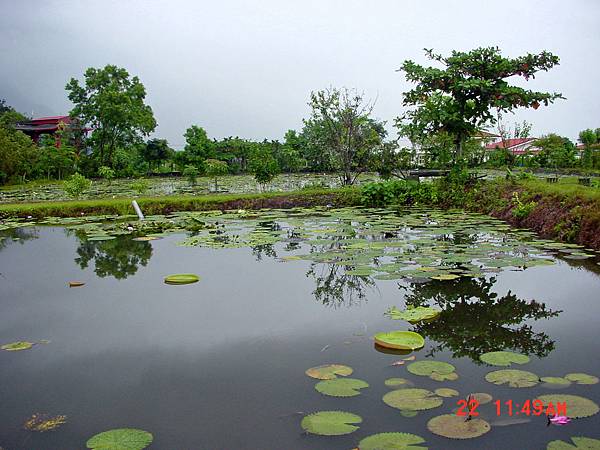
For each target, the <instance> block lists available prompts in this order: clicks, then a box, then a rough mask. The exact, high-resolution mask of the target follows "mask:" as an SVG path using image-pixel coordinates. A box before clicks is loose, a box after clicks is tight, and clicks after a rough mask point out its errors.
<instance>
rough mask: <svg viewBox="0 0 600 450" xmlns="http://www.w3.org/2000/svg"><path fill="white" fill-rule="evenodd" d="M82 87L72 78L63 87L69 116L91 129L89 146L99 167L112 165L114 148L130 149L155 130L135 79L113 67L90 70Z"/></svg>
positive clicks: (141, 90) (86, 72)
mask: <svg viewBox="0 0 600 450" xmlns="http://www.w3.org/2000/svg"><path fill="white" fill-rule="evenodd" d="M84 79H85V80H84V85H83V86H82V85H80V84H79V81H78V80H76V79H75V78H71V80H70V81H69V82H68V83H67V85H66V90H67V92H68V93H69V100H71V102H73V104H74V105H75V106H74V107H73V109H72V110H71V112H70V115H71V116H72V117H76V118H79V119H80V120H81V121H82V122H83V123H84V124H85V125H87V126H90V127H91V128H92V130H93V131H92V135H91V138H90V140H91V143H92V146H93V148H94V150H95V151H97V152H98V153H97V157H98V158H99V163H100V165H107V166H112V165H113V161H112V158H113V154H114V152H115V149H117V148H133V144H137V143H140V142H141V140H142V138H143V137H145V136H148V135H149V134H150V133H151V132H152V131H154V129H155V128H156V120H155V119H154V115H153V113H152V108H150V106H148V105H146V104H145V103H144V100H145V98H146V89H145V88H144V85H143V84H142V83H141V82H140V80H139V78H138V77H136V76H134V77H130V76H129V73H128V72H127V70H125V69H122V68H119V67H117V66H113V65H107V66H106V67H104V68H103V69H96V68H93V67H90V68H89V69H87V70H86V71H85V74H84Z"/></svg>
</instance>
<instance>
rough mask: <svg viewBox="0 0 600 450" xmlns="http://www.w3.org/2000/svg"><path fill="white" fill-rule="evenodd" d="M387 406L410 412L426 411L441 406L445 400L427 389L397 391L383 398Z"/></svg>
mask: <svg viewBox="0 0 600 450" xmlns="http://www.w3.org/2000/svg"><path fill="white" fill-rule="evenodd" d="M383 401H384V403H385V404H386V405H388V406H391V407H392V408H396V409H400V410H409V411H424V410H426V409H433V408H437V407H438V406H441V405H442V403H444V400H443V399H442V398H441V397H438V396H437V395H435V394H434V393H433V392H431V391H428V390H427V389H418V388H409V389H396V390H393V391H390V392H388V393H387V394H385V395H384V396H383Z"/></svg>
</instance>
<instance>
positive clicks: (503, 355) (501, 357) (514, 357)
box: [479, 351, 529, 367]
mask: <svg viewBox="0 0 600 450" xmlns="http://www.w3.org/2000/svg"><path fill="white" fill-rule="evenodd" d="M479 359H480V360H481V361H483V362H484V363H486V364H489V365H491V366H505V367H509V366H510V365H511V364H513V363H515V364H526V363H528V362H529V356H527V355H522V354H520V353H515V352H507V351H501V352H487V353H484V354H483V355H480V356H479Z"/></svg>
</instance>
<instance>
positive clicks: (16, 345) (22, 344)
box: [0, 341, 33, 352]
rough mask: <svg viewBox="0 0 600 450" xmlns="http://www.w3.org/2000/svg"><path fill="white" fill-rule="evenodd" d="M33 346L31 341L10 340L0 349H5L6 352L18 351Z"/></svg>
mask: <svg viewBox="0 0 600 450" xmlns="http://www.w3.org/2000/svg"><path fill="white" fill-rule="evenodd" d="M31 347H33V342H27V341H17V342H11V343H10V344H4V345H3V346H2V347H0V349H2V350H6V351H7V352H18V351H21V350H29V349H30V348H31Z"/></svg>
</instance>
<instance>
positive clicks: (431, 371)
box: [406, 361, 458, 381]
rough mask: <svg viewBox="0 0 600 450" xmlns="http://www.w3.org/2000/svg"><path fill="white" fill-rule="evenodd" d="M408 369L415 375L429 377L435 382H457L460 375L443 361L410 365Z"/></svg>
mask: <svg viewBox="0 0 600 450" xmlns="http://www.w3.org/2000/svg"><path fill="white" fill-rule="evenodd" d="M406 369H407V370H408V371H409V372H410V373H412V374H415V375H419V376H423V377H429V378H431V379H432V380H435V381H445V380H456V379H457V378H458V375H457V374H456V372H454V369H455V368H454V366H453V365H452V364H449V363H447V362H442V361H417V362H414V363H410V364H409V365H408V366H407V367H406Z"/></svg>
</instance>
